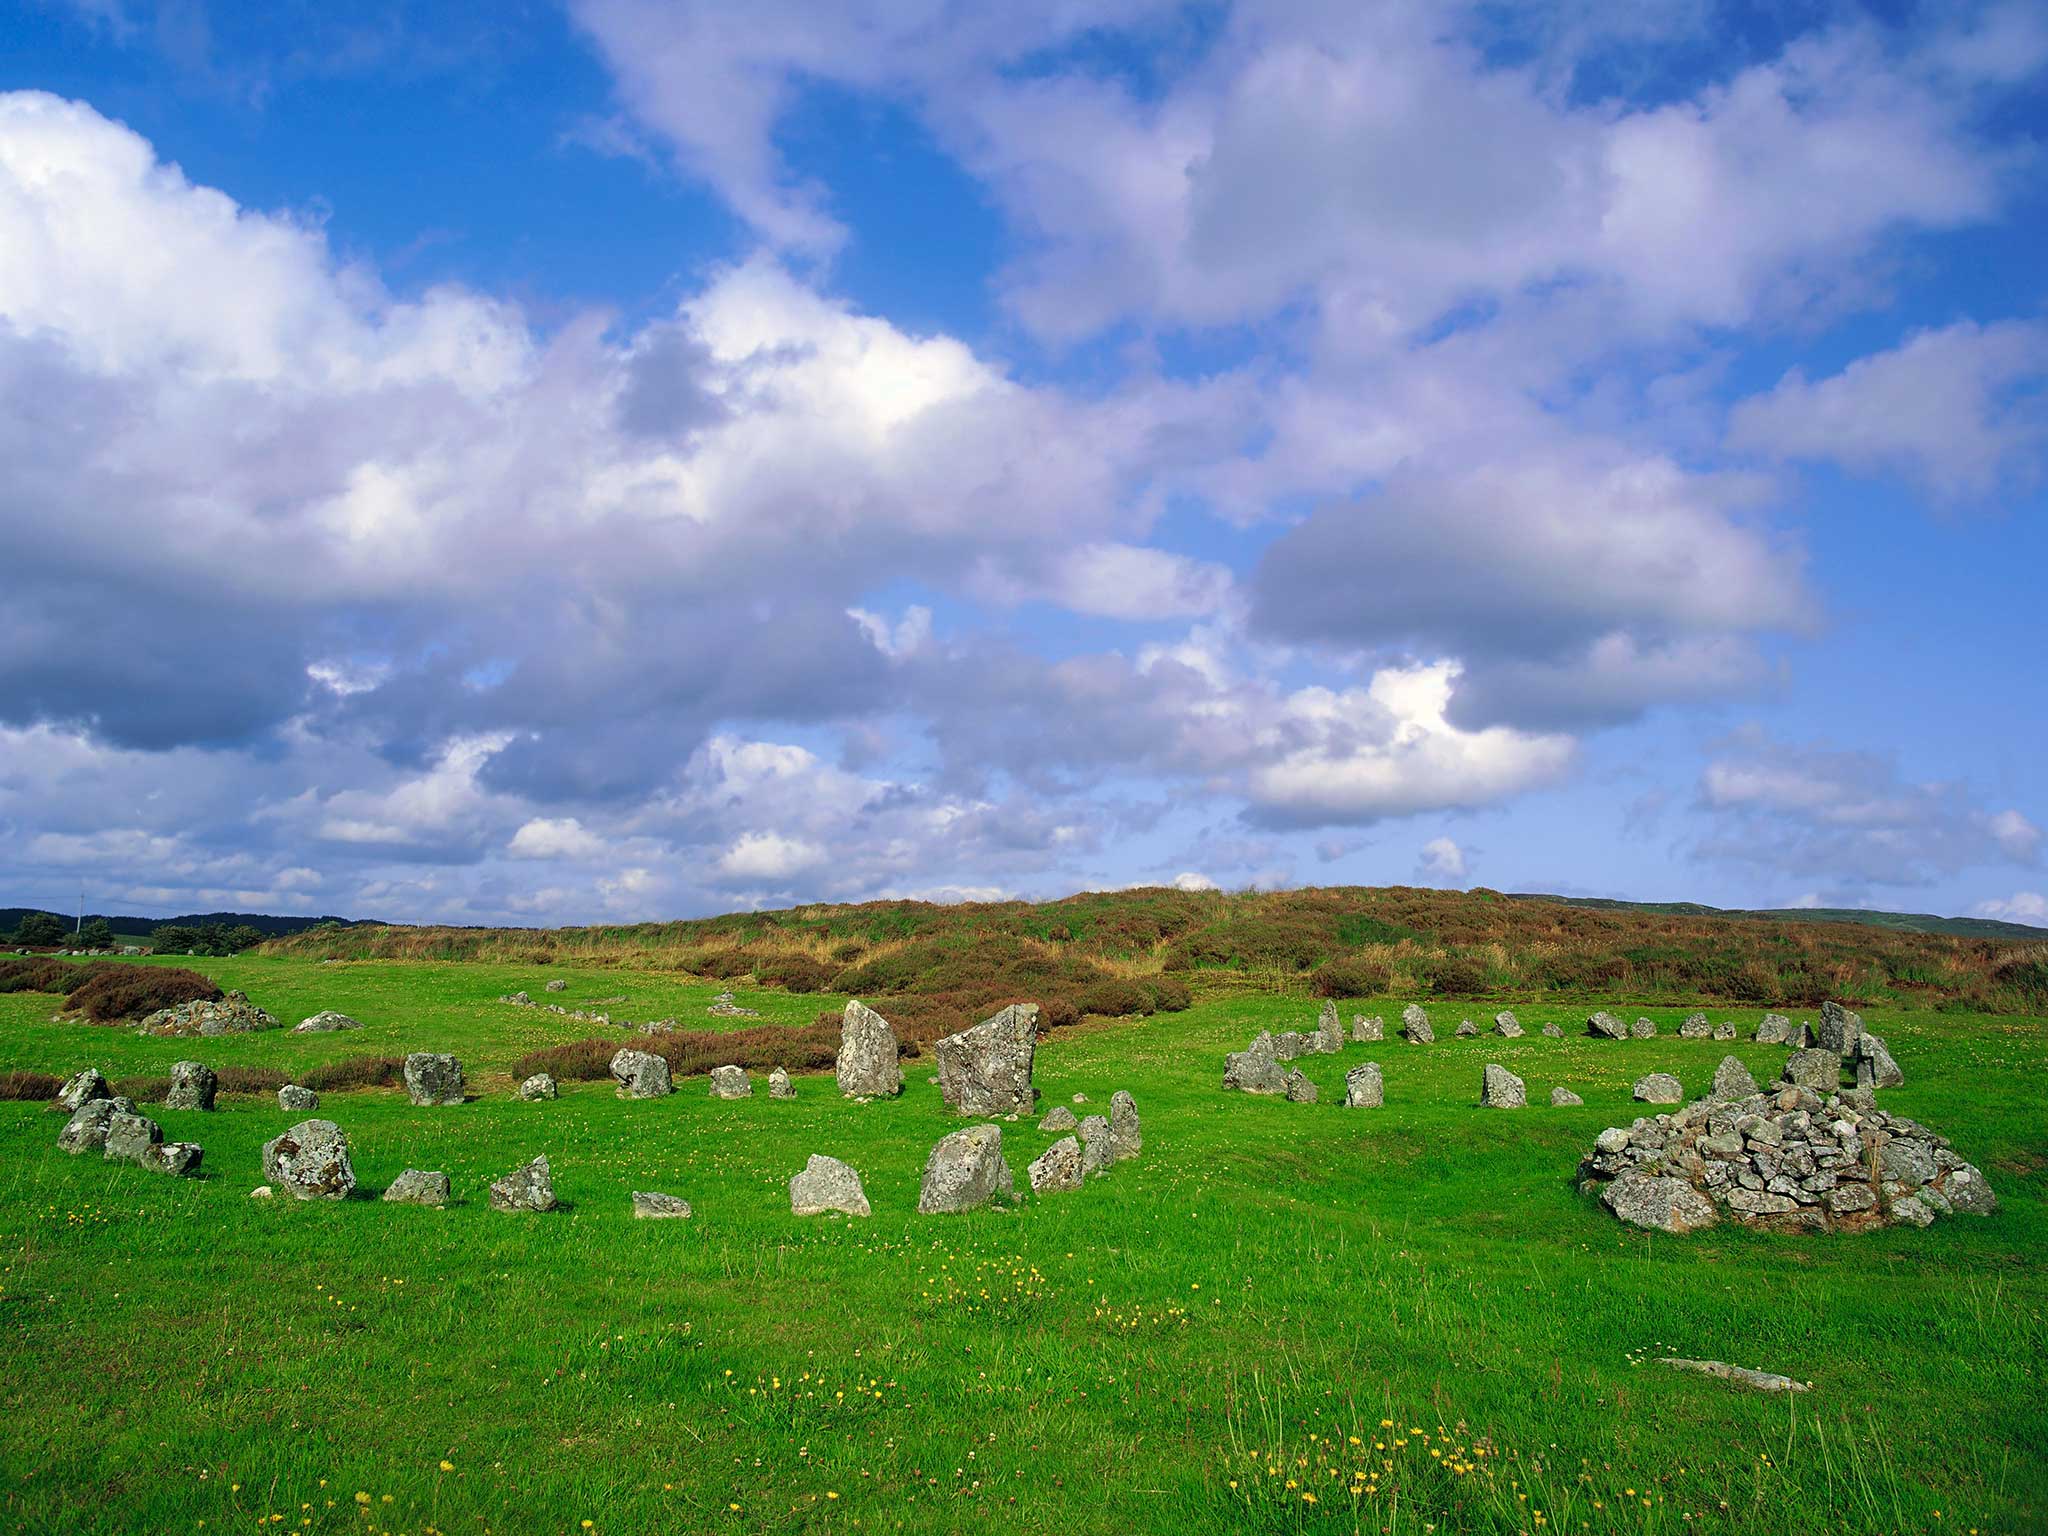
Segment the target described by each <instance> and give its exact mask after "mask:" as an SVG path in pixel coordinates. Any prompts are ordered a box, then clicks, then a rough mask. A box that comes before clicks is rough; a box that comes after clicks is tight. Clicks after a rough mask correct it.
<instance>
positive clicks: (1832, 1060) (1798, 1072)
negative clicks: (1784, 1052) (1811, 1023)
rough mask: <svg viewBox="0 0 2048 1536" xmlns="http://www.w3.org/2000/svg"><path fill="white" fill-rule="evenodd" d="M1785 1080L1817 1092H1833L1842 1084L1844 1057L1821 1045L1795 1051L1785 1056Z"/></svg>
mask: <svg viewBox="0 0 2048 1536" xmlns="http://www.w3.org/2000/svg"><path fill="white" fill-rule="evenodd" d="M1784 1081H1785V1082H1788V1083H1790V1084H1791V1085H1792V1086H1793V1087H1795V1088H1810V1089H1812V1090H1813V1091H1814V1092H1815V1093H1821V1094H1827V1093H1833V1092H1834V1091H1835V1090H1836V1089H1837V1088H1839V1087H1841V1085H1842V1058H1841V1057H1840V1056H1839V1055H1837V1054H1836V1053H1835V1052H1833V1051H1830V1050H1827V1049H1825V1048H1823V1047H1819V1046H1815V1047H1813V1048H1811V1049H1807V1050H1800V1051H1794V1052H1793V1053H1792V1054H1791V1055H1790V1056H1788V1057H1786V1058H1785V1075H1784Z"/></svg>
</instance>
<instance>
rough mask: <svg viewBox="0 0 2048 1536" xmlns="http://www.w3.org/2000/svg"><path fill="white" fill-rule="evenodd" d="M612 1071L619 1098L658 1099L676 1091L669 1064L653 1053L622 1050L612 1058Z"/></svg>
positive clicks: (615, 1092) (615, 1091)
mask: <svg viewBox="0 0 2048 1536" xmlns="http://www.w3.org/2000/svg"><path fill="white" fill-rule="evenodd" d="M611 1071H612V1082H613V1083H614V1084H615V1085H616V1086H615V1087H614V1088H613V1089H612V1093H613V1095H614V1097H617V1098H621V1099H659V1098H663V1097H665V1096H666V1095H668V1094H671V1093H674V1092H675V1091H676V1085H675V1082H674V1080H673V1079H671V1078H670V1076H669V1071H668V1062H667V1061H666V1060H664V1059H663V1058H662V1057H659V1056H657V1055H655V1054H654V1053H653V1052H652V1051H634V1050H624V1051H620V1052H618V1053H617V1054H616V1055H615V1056H613V1057H612V1067H611Z"/></svg>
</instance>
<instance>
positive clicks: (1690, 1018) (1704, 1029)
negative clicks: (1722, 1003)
mask: <svg viewBox="0 0 2048 1536" xmlns="http://www.w3.org/2000/svg"><path fill="white" fill-rule="evenodd" d="M1713 1033H1714V1026H1713V1025H1712V1024H1710V1023H1709V1022H1707V1016H1706V1015H1705V1014H1704V1013H1689V1014H1687V1015H1686V1016H1685V1022H1684V1023H1683V1024H1681V1025H1679V1026H1678V1038H1679V1039H1681V1040H1705V1039H1707V1038H1709V1037H1710V1036H1711V1035H1712V1034H1713Z"/></svg>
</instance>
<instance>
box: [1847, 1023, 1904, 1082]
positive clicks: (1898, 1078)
mask: <svg viewBox="0 0 2048 1536" xmlns="http://www.w3.org/2000/svg"><path fill="white" fill-rule="evenodd" d="M1905 1080H1906V1074H1905V1073H1903V1072H1901V1071H1900V1070H1899V1064H1898V1063H1897V1062H1896V1061H1893V1060H1892V1053H1891V1052H1890V1051H1888V1050H1886V1049H1885V1043H1884V1041H1882V1040H1880V1039H1879V1038H1878V1037H1877V1036H1876V1035H1873V1034H1871V1033H1869V1032H1868V1031H1865V1032H1864V1033H1863V1034H1860V1035H1858V1036H1857V1037H1856V1086H1857V1087H1859V1088H1896V1087H1898V1086H1899V1085H1900V1084H1901V1083H1903V1082H1905Z"/></svg>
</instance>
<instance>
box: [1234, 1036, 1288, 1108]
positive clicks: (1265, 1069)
mask: <svg viewBox="0 0 2048 1536" xmlns="http://www.w3.org/2000/svg"><path fill="white" fill-rule="evenodd" d="M1223 1086H1224V1087H1225V1088H1226V1089H1234V1090H1236V1091H1237V1092H1239V1093H1285V1092H1286V1091H1287V1074H1286V1073H1284V1072H1282V1071H1281V1070H1280V1057H1279V1054H1278V1053H1277V1051H1276V1050H1275V1049H1274V1045H1273V1037H1272V1036H1271V1035H1269V1034H1267V1033H1266V1032H1265V1031H1264V1030H1260V1031H1259V1033H1258V1034H1257V1035H1256V1036H1254V1037H1253V1039H1252V1043H1251V1044H1250V1045H1248V1046H1246V1047H1245V1048H1244V1049H1243V1050H1241V1051H1232V1052H1231V1053H1230V1054H1229V1055H1228V1056H1226V1057H1224V1058H1223Z"/></svg>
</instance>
